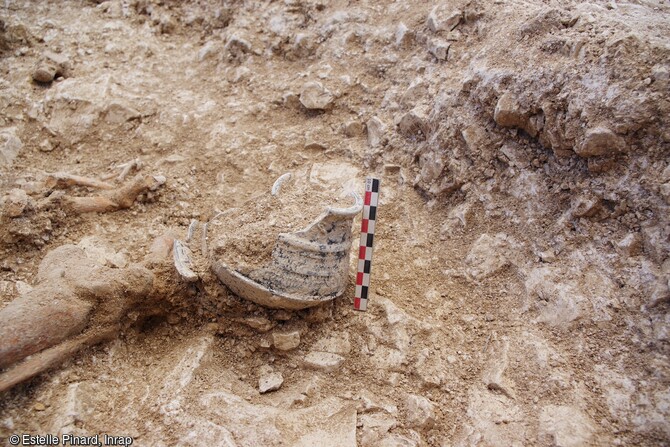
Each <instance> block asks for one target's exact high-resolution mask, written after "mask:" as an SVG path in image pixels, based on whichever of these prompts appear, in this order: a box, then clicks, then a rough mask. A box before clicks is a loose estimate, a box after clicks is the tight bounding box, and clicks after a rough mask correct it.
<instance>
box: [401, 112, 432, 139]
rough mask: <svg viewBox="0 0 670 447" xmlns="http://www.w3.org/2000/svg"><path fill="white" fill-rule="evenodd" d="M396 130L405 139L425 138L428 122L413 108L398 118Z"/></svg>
mask: <svg viewBox="0 0 670 447" xmlns="http://www.w3.org/2000/svg"><path fill="white" fill-rule="evenodd" d="M398 129H399V130H400V133H401V134H403V135H405V136H406V137H414V136H425V135H426V132H427V131H428V120H427V118H426V115H425V114H424V113H423V111H422V110H420V109H419V108H414V109H412V110H410V111H409V112H407V113H405V114H404V115H403V116H402V118H400V122H399V123H398Z"/></svg>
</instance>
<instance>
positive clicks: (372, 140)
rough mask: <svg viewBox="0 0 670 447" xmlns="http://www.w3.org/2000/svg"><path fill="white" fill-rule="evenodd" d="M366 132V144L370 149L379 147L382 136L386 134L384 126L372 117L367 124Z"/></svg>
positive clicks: (380, 121)
mask: <svg viewBox="0 0 670 447" xmlns="http://www.w3.org/2000/svg"><path fill="white" fill-rule="evenodd" d="M367 131H368V144H369V145H370V147H377V146H379V145H380V144H381V143H382V141H383V139H384V134H385V133H386V125H385V124H384V123H383V122H382V120H380V119H379V118H377V117H376V116H373V117H372V118H370V119H369V120H368V122H367Z"/></svg>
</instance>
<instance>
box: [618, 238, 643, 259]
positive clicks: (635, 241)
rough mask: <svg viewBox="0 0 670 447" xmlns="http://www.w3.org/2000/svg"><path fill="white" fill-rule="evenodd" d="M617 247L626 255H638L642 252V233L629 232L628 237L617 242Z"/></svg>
mask: <svg viewBox="0 0 670 447" xmlns="http://www.w3.org/2000/svg"><path fill="white" fill-rule="evenodd" d="M616 247H617V249H618V250H619V252H621V253H622V254H624V255H626V256H629V257H630V256H638V255H640V254H642V236H640V233H628V234H627V235H626V237H624V238H623V239H621V240H620V241H619V242H617V244H616Z"/></svg>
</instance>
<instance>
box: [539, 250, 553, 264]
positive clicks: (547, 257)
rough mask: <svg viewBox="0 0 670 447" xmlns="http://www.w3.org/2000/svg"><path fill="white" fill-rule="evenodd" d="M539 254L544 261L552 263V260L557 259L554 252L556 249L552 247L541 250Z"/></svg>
mask: <svg viewBox="0 0 670 447" xmlns="http://www.w3.org/2000/svg"><path fill="white" fill-rule="evenodd" d="M539 256H540V259H541V260H542V262H547V263H551V262H554V261H556V254H555V253H554V250H552V249H549V250H545V251H543V252H540V253H539Z"/></svg>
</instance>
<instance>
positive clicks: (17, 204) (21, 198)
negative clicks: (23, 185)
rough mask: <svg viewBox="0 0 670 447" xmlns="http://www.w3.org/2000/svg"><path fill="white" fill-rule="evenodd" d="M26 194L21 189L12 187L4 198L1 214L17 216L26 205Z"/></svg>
mask: <svg viewBox="0 0 670 447" xmlns="http://www.w3.org/2000/svg"><path fill="white" fill-rule="evenodd" d="M28 201H29V199H28V194H26V192H25V191H24V190H22V189H19V188H12V189H11V190H10V191H9V194H7V197H6V198H5V206H4V207H3V209H2V214H4V215H5V216H7V217H19V216H20V215H21V214H23V211H24V210H25V209H26V207H27V206H28Z"/></svg>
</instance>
